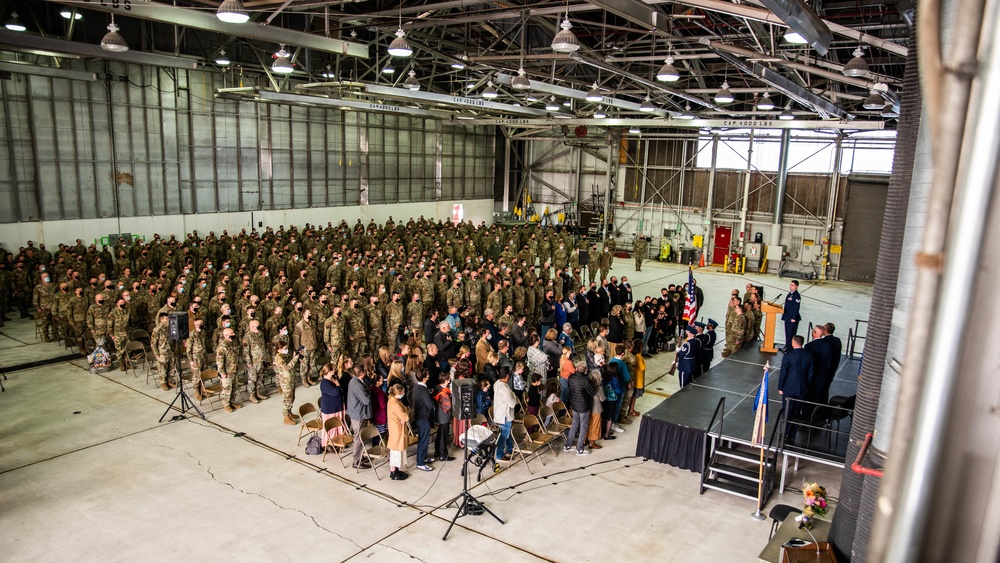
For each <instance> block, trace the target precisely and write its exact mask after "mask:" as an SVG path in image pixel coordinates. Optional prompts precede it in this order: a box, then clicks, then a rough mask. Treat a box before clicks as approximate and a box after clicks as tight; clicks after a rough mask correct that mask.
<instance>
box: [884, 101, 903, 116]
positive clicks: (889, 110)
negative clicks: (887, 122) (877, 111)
mask: <svg viewBox="0 0 1000 563" xmlns="http://www.w3.org/2000/svg"><path fill="white" fill-rule="evenodd" d="M882 117H884V118H886V119H895V118H897V117H899V112H898V111H896V108H894V107H893V105H892V104H889V105H887V106H885V107H884V108H882Z"/></svg>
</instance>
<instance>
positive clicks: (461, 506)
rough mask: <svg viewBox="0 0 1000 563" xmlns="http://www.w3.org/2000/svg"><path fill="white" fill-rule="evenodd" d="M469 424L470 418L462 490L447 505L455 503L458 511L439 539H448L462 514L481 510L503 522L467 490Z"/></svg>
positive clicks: (470, 514) (480, 511) (466, 435)
mask: <svg viewBox="0 0 1000 563" xmlns="http://www.w3.org/2000/svg"><path fill="white" fill-rule="evenodd" d="M471 425H472V421H471V420H470V421H468V426H466V427H465V460H464V461H463V462H462V492H461V494H459V495H458V496H457V497H455V500H453V501H451V502H450V503H448V505H447V506H451V505H452V504H457V505H458V511H457V512H455V516H453V517H452V519H451V524H449V525H448V529H447V530H446V531H445V533H444V537H443V538H441V541H445V540H447V539H448V534H450V533H451V529H452V528H454V527H455V521H456V520H458V519H459V518H461V517H462V516H480V515H482V513H483V512H485V513H487V514H489V515H490V516H492V517H493V518H495V519H496V521H497V522H500V524H501V525H502V524H503V523H504V521H503V520H501V519H500V517H499V516H497V515H496V514H493V511H492V510H490V509H489V508H486V505H485V504H483V503H482V502H480V501H479V499H477V498H476V497H474V496H472V493H470V492H469V426H471ZM459 499H462V500H461V502H459Z"/></svg>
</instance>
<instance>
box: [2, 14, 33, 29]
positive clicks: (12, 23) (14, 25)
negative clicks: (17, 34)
mask: <svg viewBox="0 0 1000 563" xmlns="http://www.w3.org/2000/svg"><path fill="white" fill-rule="evenodd" d="M5 27H6V28H7V29H9V30H11V31H27V30H28V28H27V27H24V24H23V23H21V20H19V19H18V18H17V12H11V13H10V19H9V20H7V24H6V26H5Z"/></svg>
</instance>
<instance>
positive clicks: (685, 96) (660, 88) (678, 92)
mask: <svg viewBox="0 0 1000 563" xmlns="http://www.w3.org/2000/svg"><path fill="white" fill-rule="evenodd" d="M570 58H572V59H573V60H574V61H576V62H579V63H583V64H586V65H590V66H592V67H595V68H599V69H602V70H606V71H608V72H612V73H614V74H617V75H619V76H623V77H625V78H628V79H629V80H632V81H633V82H637V83H639V84H642V85H643V86H646V87H647V88H649V89H651V90H657V91H659V92H664V93H666V94H670V95H671V96H677V97H678V98H681V99H683V100H687V101H689V102H691V103H694V104H698V105H699V106H702V107H706V108H709V109H713V110H716V111H721V112H725V110H724V109H722V108H720V107H719V106H717V105H715V104H713V103H711V102H707V101H705V100H703V99H701V98H699V97H697V96H692V95H691V94H688V93H687V92H683V91H681V90H675V89H673V88H670V87H668V86H664V85H662V84H660V83H658V82H654V81H652V80H649V79H647V78H643V77H641V76H638V75H636V74H632V73H631V72H628V71H626V70H623V69H620V68H618V67H617V66H615V65H611V64H608V63H605V62H603V61H598V60H594V59H591V58H590V57H585V56H583V55H580V54H579V53H572V54H571V55H570ZM678 109H680V106H678Z"/></svg>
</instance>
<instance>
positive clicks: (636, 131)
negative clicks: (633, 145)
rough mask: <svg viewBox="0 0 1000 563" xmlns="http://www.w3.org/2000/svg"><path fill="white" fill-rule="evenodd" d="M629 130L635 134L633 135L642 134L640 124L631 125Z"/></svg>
mask: <svg viewBox="0 0 1000 563" xmlns="http://www.w3.org/2000/svg"><path fill="white" fill-rule="evenodd" d="M628 132H629V133H631V134H633V135H641V134H642V129H639V126H638V125H633V126H631V127H629V128H628Z"/></svg>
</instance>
